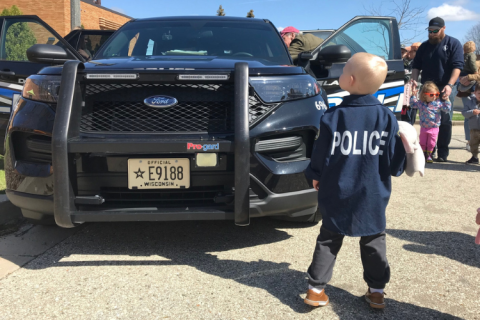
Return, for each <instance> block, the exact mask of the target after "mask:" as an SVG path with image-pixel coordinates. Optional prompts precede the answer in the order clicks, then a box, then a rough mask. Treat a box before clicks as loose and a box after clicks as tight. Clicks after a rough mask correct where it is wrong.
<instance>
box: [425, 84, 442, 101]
mask: <svg viewBox="0 0 480 320" xmlns="http://www.w3.org/2000/svg"><path fill="white" fill-rule="evenodd" d="M439 97H440V90H439V89H438V87H437V85H436V84H435V83H433V82H432V81H427V82H425V83H424V84H423V86H422V90H420V101H422V102H425V103H429V102H432V101H435V100H437V99H438V98H439Z"/></svg>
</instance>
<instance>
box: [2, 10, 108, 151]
mask: <svg viewBox="0 0 480 320" xmlns="http://www.w3.org/2000/svg"><path fill="white" fill-rule="evenodd" d="M113 32H114V31H113V30H84V29H78V30H73V31H72V32H70V33H69V34H68V35H66V36H65V40H66V41H61V39H62V37H61V36H60V35H59V34H58V33H57V32H56V31H55V30H53V29H52V28H51V27H50V26H49V25H48V24H46V23H45V22H44V21H43V20H42V19H40V18H39V17H37V16H11V17H0V141H1V143H2V147H0V153H1V154H3V141H4V140H5V130H6V126H7V123H8V119H9V118H10V112H11V107H12V104H13V103H14V102H15V101H17V99H18V98H19V97H20V93H21V90H22V87H23V83H24V82H25V79H26V78H27V77H28V76H30V75H32V74H36V73H37V72H39V71H40V70H41V69H42V68H44V67H46V66H49V65H50V64H49V63H44V62H37V63H32V62H30V61H28V59H27V54H26V51H27V49H28V48H29V47H30V46H32V45H34V44H39V43H43V44H52V45H57V46H61V47H63V48H64V49H65V50H66V51H67V52H69V58H70V59H80V58H81V57H82V56H81V55H80V56H79V51H80V52H81V53H82V54H84V56H83V58H84V59H85V60H86V59H88V57H90V59H91V58H92V57H93V55H95V53H96V52H97V51H98V49H99V48H100V47H101V46H102V44H103V43H104V42H105V41H106V40H107V39H108V38H109V37H110V36H111V35H112V34H113ZM20 35H21V36H20Z"/></svg>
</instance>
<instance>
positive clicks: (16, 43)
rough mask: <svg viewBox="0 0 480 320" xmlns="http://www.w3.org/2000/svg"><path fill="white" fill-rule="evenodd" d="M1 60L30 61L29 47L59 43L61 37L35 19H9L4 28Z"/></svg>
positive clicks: (0, 47) (0, 48)
mask: <svg viewBox="0 0 480 320" xmlns="http://www.w3.org/2000/svg"><path fill="white" fill-rule="evenodd" d="M0 39H2V43H1V45H0V60H8V61H28V58H27V49H28V48H30V47H31V46H33V45H34V44H57V43H58V42H59V39H57V37H55V36H54V35H53V34H52V33H51V32H50V31H48V30H47V29H46V28H45V27H44V26H43V25H41V24H40V23H38V22H37V21H35V20H29V19H22V18H19V19H8V20H7V22H6V24H5V28H3V31H2V36H1V37H0Z"/></svg>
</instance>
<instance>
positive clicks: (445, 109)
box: [441, 101, 452, 112]
mask: <svg viewBox="0 0 480 320" xmlns="http://www.w3.org/2000/svg"><path fill="white" fill-rule="evenodd" d="M441 104H442V105H441V109H442V111H443V112H450V110H451V109H452V103H451V102H450V101H442V102H441Z"/></svg>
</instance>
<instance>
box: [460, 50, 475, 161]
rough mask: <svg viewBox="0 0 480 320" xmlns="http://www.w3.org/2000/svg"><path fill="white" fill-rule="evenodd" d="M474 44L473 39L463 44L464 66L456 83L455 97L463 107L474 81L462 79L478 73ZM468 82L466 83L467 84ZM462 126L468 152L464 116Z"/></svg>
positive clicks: (468, 139) (468, 133)
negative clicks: (457, 90)
mask: <svg viewBox="0 0 480 320" xmlns="http://www.w3.org/2000/svg"><path fill="white" fill-rule="evenodd" d="M475 50H476V46H475V42H473V41H467V42H465V44H464V45H463V54H464V56H465V59H464V62H465V66H464V67H463V70H462V72H461V73H460V84H459V85H458V89H459V92H458V94H457V97H459V98H461V99H462V103H463V107H464V108H465V106H466V104H468V101H469V96H470V95H471V94H472V92H473V89H474V88H473V87H472V84H474V83H475V82H476V81H474V80H472V81H469V82H467V81H462V80H463V79H465V77H466V76H468V75H477V74H478V66H477V64H476V61H477V55H476V54H475ZM467 83H468V84H467ZM462 88H467V89H468V90H467V91H463V90H462ZM463 128H464V131H465V140H467V145H466V149H467V151H468V152H470V144H469V141H470V129H469V127H468V119H467V118H465V120H464V123H463Z"/></svg>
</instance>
